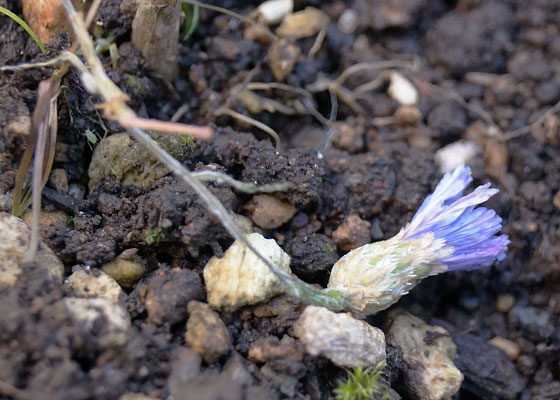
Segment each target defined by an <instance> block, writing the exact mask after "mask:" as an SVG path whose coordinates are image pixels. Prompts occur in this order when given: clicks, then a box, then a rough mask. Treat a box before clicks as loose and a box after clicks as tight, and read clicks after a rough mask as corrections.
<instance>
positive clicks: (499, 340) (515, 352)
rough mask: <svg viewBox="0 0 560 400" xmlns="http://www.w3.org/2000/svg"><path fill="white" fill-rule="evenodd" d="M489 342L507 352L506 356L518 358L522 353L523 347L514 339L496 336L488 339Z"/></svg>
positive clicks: (513, 358)
mask: <svg viewBox="0 0 560 400" xmlns="http://www.w3.org/2000/svg"><path fill="white" fill-rule="evenodd" d="M488 344H489V345H490V346H494V347H495V348H497V349H500V350H502V351H503V352H504V353H506V356H508V357H509V358H511V359H512V360H517V359H518V358H519V356H520V355H521V347H520V346H519V344H517V343H516V342H514V341H513V340H509V339H506V338H503V337H500V336H496V337H493V338H492V339H490V340H489V341H488Z"/></svg>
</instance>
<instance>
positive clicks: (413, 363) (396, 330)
mask: <svg viewBox="0 0 560 400" xmlns="http://www.w3.org/2000/svg"><path fill="white" fill-rule="evenodd" d="M389 318H390V319H391V320H392V321H393V323H392V324H391V327H390V328H389V331H388V333H387V343H388V344H391V345H393V346H399V347H400V348H401V350H402V352H403V356H402V361H403V362H404V363H405V364H407V365H408V367H409V368H407V369H406V370H405V371H404V384H405V386H406V387H407V389H408V391H409V392H410V393H411V395H412V397H413V398H415V399H419V400H440V399H448V398H451V397H452V396H453V395H454V394H455V393H457V392H458V391H459V388H460V387H461V383H462V382H463V374H461V371H459V369H458V368H457V367H456V366H455V365H454V364H453V359H454V358H455V356H456V353H457V348H456V346H455V343H453V340H452V338H451V335H450V334H449V332H447V330H445V329H444V328H442V327H441V326H436V325H428V324H426V323H425V322H424V321H422V320H421V319H420V318H417V317H415V316H414V315H412V314H409V313H407V312H399V311H396V312H393V313H391V314H390V317H389Z"/></svg>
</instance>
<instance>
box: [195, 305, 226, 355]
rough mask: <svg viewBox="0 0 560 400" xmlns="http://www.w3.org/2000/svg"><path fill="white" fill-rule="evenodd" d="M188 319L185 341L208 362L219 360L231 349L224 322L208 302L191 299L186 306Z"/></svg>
mask: <svg viewBox="0 0 560 400" xmlns="http://www.w3.org/2000/svg"><path fill="white" fill-rule="evenodd" d="M187 311H188V313H189V319H188V321H187V331H186V332H185V342H187V343H188V345H189V346H191V348H192V349H193V350H194V351H196V352H197V353H198V354H200V356H201V357H202V358H203V359H204V361H206V362H207V363H208V364H212V363H213V362H214V361H217V360H219V359H220V358H221V357H222V356H224V355H226V354H227V353H228V352H229V351H230V349H231V339H230V336H229V331H228V329H227V326H226V324H224V322H223V321H222V320H221V319H220V316H219V315H218V313H216V312H215V311H213V310H212V309H211V308H210V307H209V306H208V304H206V303H201V302H198V301H194V300H193V301H191V302H189V304H188V306H187Z"/></svg>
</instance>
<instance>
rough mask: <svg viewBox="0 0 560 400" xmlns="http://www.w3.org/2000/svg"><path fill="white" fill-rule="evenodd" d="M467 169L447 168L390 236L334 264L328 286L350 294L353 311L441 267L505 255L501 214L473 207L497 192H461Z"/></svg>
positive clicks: (390, 299)
mask: <svg viewBox="0 0 560 400" xmlns="http://www.w3.org/2000/svg"><path fill="white" fill-rule="evenodd" d="M471 181H472V178H471V176H470V168H469V167H465V166H460V167H458V168H457V169H456V170H455V171H454V172H452V173H447V174H445V176H444V177H443V178H442V180H441V181H440V183H439V184H438V185H437V187H436V189H435V190H434V193H433V194H431V195H430V196H428V197H427V198H426V199H425V200H424V202H423V203H422V205H421V206H420V208H419V209H418V211H417V212H416V214H415V215H414V217H413V218H412V221H411V222H410V223H409V224H407V225H406V226H405V227H404V228H403V229H401V231H400V232H399V233H398V234H397V235H395V236H394V237H392V238H391V239H389V240H385V241H382V242H377V243H373V244H368V245H365V246H362V247H360V248H357V249H355V250H352V251H351V252H350V253H348V254H346V255H345V256H344V257H342V258H341V259H340V260H339V261H338V262H337V263H336V264H335V265H334V267H333V270H332V272H331V277H330V280H329V285H328V287H329V288H330V289H331V290H335V291H338V292H341V293H342V295H343V296H345V297H346V298H349V299H350V304H351V306H352V308H353V309H354V310H353V311H355V312H357V313H360V314H364V315H369V314H373V313H375V312H377V311H380V310H383V309H385V308H387V307H389V306H390V305H391V304H393V303H395V302H396V301H397V300H398V299H399V298H400V297H401V296H403V295H404V294H406V293H408V291H409V290H410V289H412V288H413V287H414V286H415V285H416V284H417V283H418V282H419V281H420V280H421V279H423V278H425V277H427V276H430V275H436V274H439V273H441V272H445V271H459V270H471V269H477V268H483V267H487V266H490V265H491V264H492V263H493V262H494V261H495V260H502V259H503V258H504V257H505V251H506V248H507V244H508V243H509V240H508V237H507V236H506V235H500V236H496V233H498V232H499V231H500V230H501V228H502V225H501V221H502V219H501V218H500V217H499V216H498V215H496V213H495V212H494V211H493V210H488V209H486V208H484V207H480V208H475V207H476V206H477V205H479V204H480V203H483V202H485V201H486V200H488V199H489V198H490V197H492V196H493V195H495V194H496V193H498V189H491V188H490V184H489V183H487V184H485V185H482V186H479V187H477V188H476V189H475V190H474V191H473V192H472V193H469V194H467V195H465V196H462V194H463V190H464V189H465V188H466V187H467V186H468V184H469V183H470V182H471Z"/></svg>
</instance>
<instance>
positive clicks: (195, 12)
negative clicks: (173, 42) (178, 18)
mask: <svg viewBox="0 0 560 400" xmlns="http://www.w3.org/2000/svg"><path fill="white" fill-rule="evenodd" d="M181 8H182V9H183V12H184V13H185V22H184V30H185V36H184V37H183V40H187V39H188V38H190V37H191V36H192V34H193V33H194V31H195V30H196V27H197V26H198V21H199V20H200V6H199V5H198V4H196V5H194V6H193V7H192V12H191V6H190V5H188V4H187V3H182V4H181Z"/></svg>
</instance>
